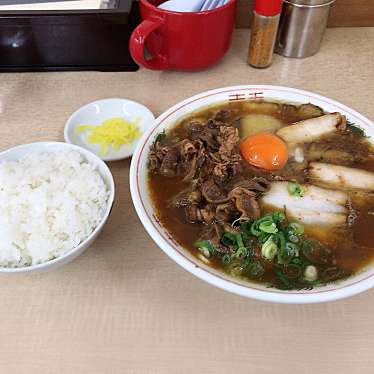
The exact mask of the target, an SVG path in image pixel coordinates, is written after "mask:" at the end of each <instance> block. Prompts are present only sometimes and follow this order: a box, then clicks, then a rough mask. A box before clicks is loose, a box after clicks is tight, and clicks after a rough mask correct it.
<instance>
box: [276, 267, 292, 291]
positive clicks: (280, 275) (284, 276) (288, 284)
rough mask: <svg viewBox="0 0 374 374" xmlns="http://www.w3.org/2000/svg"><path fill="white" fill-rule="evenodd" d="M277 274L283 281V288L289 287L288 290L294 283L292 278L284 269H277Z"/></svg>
mask: <svg viewBox="0 0 374 374" xmlns="http://www.w3.org/2000/svg"><path fill="white" fill-rule="evenodd" d="M275 274H276V275H277V276H278V278H279V279H280V281H281V282H282V284H283V286H284V287H283V288H285V289H288V290H289V289H291V288H292V284H291V282H290V280H289V279H288V278H287V277H286V275H285V274H284V273H283V272H282V271H280V270H277V271H276V272H275Z"/></svg>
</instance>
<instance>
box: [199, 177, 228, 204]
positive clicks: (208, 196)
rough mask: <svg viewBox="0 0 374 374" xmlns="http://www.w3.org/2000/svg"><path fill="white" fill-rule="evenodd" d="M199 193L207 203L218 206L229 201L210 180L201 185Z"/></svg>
mask: <svg viewBox="0 0 374 374" xmlns="http://www.w3.org/2000/svg"><path fill="white" fill-rule="evenodd" d="M201 193H202V195H203V196H204V198H205V200H206V201H208V202H209V203H214V204H220V203H224V202H226V201H228V200H229V199H228V197H227V196H226V194H225V193H224V192H223V191H222V190H221V188H220V187H219V186H218V185H217V184H216V183H214V181H213V180H212V179H209V180H207V181H206V182H204V183H203V184H202V186H201Z"/></svg>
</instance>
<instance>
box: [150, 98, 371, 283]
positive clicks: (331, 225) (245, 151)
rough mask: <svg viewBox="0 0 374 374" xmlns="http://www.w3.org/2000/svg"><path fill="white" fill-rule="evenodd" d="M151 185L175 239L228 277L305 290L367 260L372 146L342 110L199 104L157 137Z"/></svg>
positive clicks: (161, 215) (159, 212) (252, 103)
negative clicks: (325, 110)
mask: <svg viewBox="0 0 374 374" xmlns="http://www.w3.org/2000/svg"><path fill="white" fill-rule="evenodd" d="M148 183H149V189H150V191H151V196H152V200H153V204H154V207H155V211H156V214H157V216H158V219H159V220H160V222H161V223H162V225H163V226H164V227H165V228H166V229H167V230H168V231H169V233H170V234H171V235H172V236H173V238H174V239H175V240H176V241H177V242H179V243H180V244H181V245H182V246H183V247H185V248H187V249H188V250H190V251H191V253H193V254H194V255H196V256H197V257H199V258H200V259H202V260H203V261H204V262H206V263H208V264H209V265H210V266H212V267H215V268H218V269H222V270H223V271H225V272H227V273H229V274H230V275H231V276H234V277H239V278H241V279H245V280H250V281H256V282H260V283H265V284H267V285H268V286H270V287H276V288H280V289H285V290H291V289H310V288H312V287H315V286H319V285H325V284H326V283H329V282H333V281H337V280H339V279H343V278H346V277H348V276H350V275H352V274H353V273H356V272H358V271H360V270H361V269H362V268H363V267H365V266H366V265H367V264H368V263H369V262H371V261H372V258H373V247H374V230H373V228H374V198H373V196H372V193H373V191H374V153H373V149H372V145H371V144H370V142H369V141H368V139H367V138H366V136H365V133H364V131H363V130H361V129H360V128H359V127H357V126H355V125H354V124H351V123H349V122H348V121H347V120H346V118H345V117H344V116H342V115H341V114H339V113H334V114H328V113H324V112H323V110H322V109H321V108H319V107H316V106H314V105H312V104H304V105H291V104H284V103H272V102H266V101H250V102H239V103H226V104H222V105H219V106H215V107H209V108H205V109H203V110H201V111H199V112H195V113H192V114H191V115H190V116H188V117H186V118H184V119H183V120H181V121H180V122H179V123H176V125H175V127H174V128H173V129H171V130H169V131H168V132H167V133H162V134H158V136H157V138H156V139H155V142H154V145H153V147H152V150H151V152H150V156H149V174H148ZM342 238H343V239H342Z"/></svg>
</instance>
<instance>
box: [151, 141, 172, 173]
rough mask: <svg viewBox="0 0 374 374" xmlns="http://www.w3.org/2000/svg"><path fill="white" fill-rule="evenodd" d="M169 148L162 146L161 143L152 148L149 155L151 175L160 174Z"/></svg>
mask: <svg viewBox="0 0 374 374" xmlns="http://www.w3.org/2000/svg"><path fill="white" fill-rule="evenodd" d="M168 151H169V147H165V146H161V145H160V143H159V142H156V144H155V145H154V146H153V147H152V149H151V152H150V154H149V168H150V171H151V173H158V172H159V171H160V167H161V164H162V161H163V159H164V157H165V155H166V154H167V153H168Z"/></svg>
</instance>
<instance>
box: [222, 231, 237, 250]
mask: <svg viewBox="0 0 374 374" xmlns="http://www.w3.org/2000/svg"><path fill="white" fill-rule="evenodd" d="M221 242H222V244H224V245H226V246H227V247H231V246H234V245H235V244H236V236H235V234H233V233H231V232H225V233H224V234H223V236H222V238H221Z"/></svg>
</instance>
